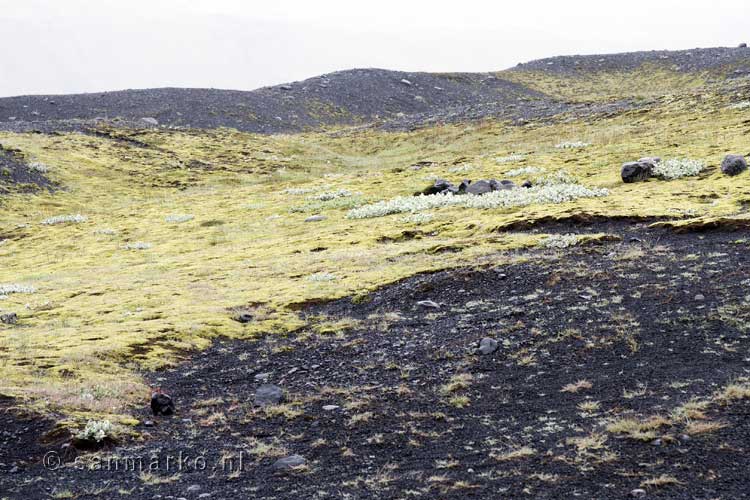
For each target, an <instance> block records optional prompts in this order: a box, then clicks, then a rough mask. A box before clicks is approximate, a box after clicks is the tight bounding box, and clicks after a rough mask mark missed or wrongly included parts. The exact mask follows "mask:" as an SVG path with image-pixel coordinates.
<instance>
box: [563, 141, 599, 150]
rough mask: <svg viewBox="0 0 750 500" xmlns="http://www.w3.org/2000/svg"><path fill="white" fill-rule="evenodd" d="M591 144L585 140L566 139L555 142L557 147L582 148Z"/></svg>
mask: <svg viewBox="0 0 750 500" xmlns="http://www.w3.org/2000/svg"><path fill="white" fill-rule="evenodd" d="M589 146H591V143H589V142H583V141H566V142H560V143H557V144H555V147H556V148H557V149H582V148H587V147H589Z"/></svg>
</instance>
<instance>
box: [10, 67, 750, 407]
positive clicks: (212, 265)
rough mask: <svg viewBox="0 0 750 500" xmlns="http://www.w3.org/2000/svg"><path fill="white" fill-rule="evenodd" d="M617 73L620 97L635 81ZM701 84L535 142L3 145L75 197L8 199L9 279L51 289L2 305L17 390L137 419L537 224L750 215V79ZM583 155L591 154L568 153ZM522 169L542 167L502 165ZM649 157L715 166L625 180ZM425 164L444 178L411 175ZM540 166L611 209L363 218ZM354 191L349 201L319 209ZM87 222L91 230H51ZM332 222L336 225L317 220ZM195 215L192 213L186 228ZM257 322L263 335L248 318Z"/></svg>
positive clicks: (371, 135)
mask: <svg viewBox="0 0 750 500" xmlns="http://www.w3.org/2000/svg"><path fill="white" fill-rule="evenodd" d="M601 78H604V76H602V77H601ZM608 78H610V79H612V81H611V82H610V81H609V80H607V81H608V82H609V83H608V84H607V85H608V88H610V87H613V86H616V84H617V82H618V81H620V83H621V85H623V86H624V85H625V84H626V83H625V80H626V78H625V77H622V76H618V75H611V76H610V77H608ZM617 78H619V80H617ZM685 78H687V77H685ZM683 80H684V79H683V78H681V79H679V81H678V82H677V83H678V84H679V85H677V84H675V85H676V88H677V89H678V91H676V92H675V93H673V94H668V95H665V93H664V92H663V89H661V88H659V89H658V90H659V95H660V97H658V98H655V99H653V101H652V103H651V104H650V105H649V106H647V107H641V108H639V109H637V110H635V111H628V112H623V113H621V114H617V115H615V116H608V117H598V118H580V117H576V116H567V117H561V118H560V119H558V120H556V121H553V122H551V123H544V124H542V123H530V124H527V125H526V126H523V127H513V126H510V125H507V124H504V123H497V122H485V123H478V124H467V125H451V126H440V127H433V128H427V129H422V130H418V131H414V132H383V131H378V130H375V129H366V130H361V129H360V130H356V131H354V130H346V129H343V130H334V131H327V132H320V133H311V134H298V135H277V136H259V135H251V134H245V133H239V132H236V131H232V130H224V129H220V130H207V131H177V130H166V129H165V130H142V131H138V130H128V131H124V130H112V131H109V134H108V136H93V135H83V134H62V135H42V134H12V133H0V143H1V144H2V145H3V146H4V147H6V148H17V149H19V150H20V151H22V152H23V154H24V155H25V157H26V158H28V159H29V160H33V161H35V162H40V163H42V164H44V165H47V166H48V167H49V170H48V172H47V173H46V175H47V177H48V178H50V179H51V180H52V181H54V182H55V183H57V184H58V185H59V189H58V190H57V191H55V192H53V193H48V192H46V191H41V190H40V191H38V192H36V193H35V194H31V195H30V194H28V193H21V192H18V193H15V194H14V193H11V194H8V195H6V196H4V197H3V198H2V199H0V204H1V205H0V239H2V241H0V262H1V263H2V265H1V266H0V284H23V285H29V286H32V287H34V288H35V289H36V292H35V293H32V294H25V293H16V294H9V295H7V296H6V297H5V298H4V299H3V300H0V310H2V311H13V312H16V313H17V314H18V316H19V322H18V324H17V325H15V326H9V325H0V381H1V382H0V393H3V394H7V395H10V396H15V397H26V398H28V399H29V400H30V401H33V403H34V405H35V406H36V407H38V408H40V409H47V410H50V411H60V412H62V413H64V414H66V415H71V416H74V417H75V416H85V415H90V414H92V413H95V414H103V415H109V418H112V419H120V420H124V419H126V418H127V415H128V413H129V406H130V405H131V404H133V403H134V402H136V401H139V402H142V401H143V400H144V398H145V397H146V395H147V394H148V392H147V390H148V389H147V387H146V386H145V383H144V382H143V378H142V373H143V372H144V370H152V369H157V368H161V367H165V366H169V365H172V364H174V363H175V362H176V361H178V360H179V359H181V358H182V357H184V356H186V355H187V354H188V353H191V352H194V351H196V350H200V349H204V348H206V347H207V346H208V345H209V343H210V342H211V340H212V339H214V338H216V337H219V336H226V337H232V338H247V337H251V336H254V335H256V334H259V333H267V332H278V333H281V334H283V333H286V332H291V331H293V330H295V329H298V328H300V327H302V326H303V325H304V320H303V319H302V317H301V316H300V315H299V313H298V310H299V307H300V306H301V305H303V304H306V303H309V302H314V301H321V300H328V299H334V298H340V297H345V296H355V297H361V298H363V300H364V299H366V295H367V293H368V292H369V291H371V290H373V289H375V288H378V287H381V286H383V285H385V284H388V283H392V282H396V281H398V280H402V279H404V278H407V277H410V276H413V275H415V274H418V273H422V272H429V271H435V270H440V269H446V268H450V267H456V266H466V265H469V266H473V265H478V266H480V265H482V264H484V263H490V262H492V261H493V260H494V259H497V257H498V255H501V254H505V253H507V252H510V251H515V250H518V249H523V248H526V247H531V246H535V245H537V244H539V243H540V241H542V240H543V239H544V237H545V235H544V233H543V232H535V233H530V232H524V231H522V230H519V229H510V228H517V227H518V226H519V224H522V225H527V224H533V223H534V222H535V221H546V220H555V219H567V218H585V217H636V218H658V219H663V220H665V221H676V222H672V223H673V224H689V223H690V222H691V221H692V222H693V223H695V222H696V221H699V222H700V223H710V222H711V221H716V220H722V221H732V220H734V219H739V220H741V219H743V218H744V217H745V215H744V211H745V209H746V206H747V202H748V201H750V174H748V173H745V174H743V175H740V176H737V177H733V178H729V177H725V176H723V175H722V174H721V172H720V170H719V168H718V167H719V165H720V162H721V160H722V158H723V157H724V155H725V154H727V153H738V154H746V153H748V152H750V151H748V141H747V137H748V132H749V131H750V125H748V123H749V122H750V116H749V115H748V113H749V111H748V110H740V109H731V108H729V107H728V106H729V105H731V104H733V103H736V102H740V101H743V100H747V99H748V96H749V95H750V93H748V90H747V84H745V85H746V86H745V87H743V86H742V85H739V84H737V85H735V86H734V87H733V88H731V89H730V91H727V90H726V85H724V86H723V87H722V88H721V92H719V91H718V89H717V88H712V87H702V86H698V84H699V83H702V82H700V81H698V80H699V77H692V79H691V80H690V81H689V82H687V81H683ZM542 83H544V82H542ZM545 85H546V86H547V90H548V89H549V88H552V87H554V85H553V84H552V82H546V83H545ZM556 85H558V86H560V85H562V86H563V87H565V82H562V83H560V82H558V84H556ZM565 88H567V87H565ZM647 90H648V89H647ZM118 138H119V139H118ZM564 141H583V142H586V143H590V146H588V147H585V148H580V149H558V148H555V145H556V144H558V143H560V142H564ZM512 154H521V155H523V159H521V160H516V161H507V162H503V161H498V159H501V158H504V157H507V156H509V155H512ZM642 156H661V157H664V158H671V157H677V158H694V159H700V160H703V161H705V162H706V164H707V166H708V168H707V169H706V170H705V171H704V172H703V173H701V174H700V175H699V176H697V177H690V178H684V179H678V180H674V181H668V182H667V181H659V180H649V181H647V182H644V183H637V184H623V183H622V181H621V180H620V176H619V175H620V165H621V164H622V163H623V162H625V161H630V160H635V159H638V158H640V157H642ZM418 162H431V163H423V164H422V166H421V167H420V168H412V165H414V164H417V163H418ZM529 166H534V167H539V168H543V169H545V171H547V172H549V173H554V172H556V171H558V170H565V171H567V172H568V173H569V174H570V175H572V176H574V177H576V178H577V179H578V180H579V182H580V183H581V184H583V185H585V186H589V187H601V188H607V189H608V190H610V194H609V196H606V197H601V198H588V199H579V200H576V201H573V202H569V203H563V204H546V205H532V206H527V207H523V208H516V209H505V210H479V209H468V208H459V207H453V208H443V209H437V210H434V211H432V212H431V215H432V218H431V219H429V220H426V221H422V222H421V223H419V221H416V222H415V219H409V218H405V217H404V216H403V214H402V215H391V216H387V217H381V218H372V219H363V220H352V219H347V218H346V213H347V211H348V209H350V208H352V207H354V206H358V205H361V204H365V203H370V202H375V201H379V200H386V199H390V198H393V197H396V196H403V195H410V194H412V193H413V192H415V191H417V190H419V189H421V188H423V187H424V186H426V185H428V184H429V183H430V182H431V180H432V179H434V178H436V177H447V178H450V179H452V180H454V181H455V180H460V179H461V178H471V179H479V178H503V177H504V174H505V173H507V172H508V171H511V170H514V169H518V168H521V167H529ZM513 180H514V181H522V180H523V179H522V178H514V179H513ZM338 190H346V191H347V192H348V193H349V194H350V195H349V196H345V197H340V198H336V199H333V200H328V201H326V200H320V199H317V198H321V197H323V198H325V196H321V195H324V194H325V193H330V192H334V191H338ZM73 214H81V215H83V216H85V217H86V218H87V220H86V221H85V222H82V223H68V224H57V225H45V224H42V221H44V220H45V219H47V218H49V217H53V216H58V215H73ZM313 214H321V215H323V216H325V217H326V218H325V220H322V221H319V222H305V219H306V218H307V217H309V216H311V215H313ZM180 215H192V216H193V218H192V219H191V218H189V217H185V218H184V219H189V220H185V221H184V222H169V221H168V220H175V219H177V220H182V219H181V218H179V217H176V218H171V219H168V217H169V216H180ZM668 223H669V222H668ZM243 312H245V313H249V314H251V315H252V316H253V320H252V321H250V322H249V323H244V324H243V323H240V322H238V321H235V319H234V318H235V317H236V316H237V315H238V314H240V313H243Z"/></svg>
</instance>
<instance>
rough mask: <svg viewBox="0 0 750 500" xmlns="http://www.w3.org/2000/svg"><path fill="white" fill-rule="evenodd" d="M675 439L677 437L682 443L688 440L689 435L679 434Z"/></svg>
mask: <svg viewBox="0 0 750 500" xmlns="http://www.w3.org/2000/svg"><path fill="white" fill-rule="evenodd" d="M677 439H679V440H680V442H682V443H687V442H688V441H690V436H688V435H687V434H680V435H679V436H677Z"/></svg>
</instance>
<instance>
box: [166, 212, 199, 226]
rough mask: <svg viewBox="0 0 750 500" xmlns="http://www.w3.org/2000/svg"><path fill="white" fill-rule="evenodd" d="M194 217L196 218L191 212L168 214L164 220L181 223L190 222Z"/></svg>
mask: <svg viewBox="0 0 750 500" xmlns="http://www.w3.org/2000/svg"><path fill="white" fill-rule="evenodd" d="M193 219H195V216H194V215H190V214H171V215H167V216H166V217H165V218H164V221H165V222H169V223H171V224H179V223H182V222H189V221H191V220H193Z"/></svg>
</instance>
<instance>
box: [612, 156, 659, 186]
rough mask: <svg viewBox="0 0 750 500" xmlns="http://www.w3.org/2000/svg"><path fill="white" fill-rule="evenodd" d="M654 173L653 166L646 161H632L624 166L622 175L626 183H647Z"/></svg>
mask: <svg viewBox="0 0 750 500" xmlns="http://www.w3.org/2000/svg"><path fill="white" fill-rule="evenodd" d="M652 172H653V164H652V163H649V162H645V161H631V162H629V163H625V164H623V166H622V170H621V171H620V175H621V177H622V181H623V182H626V183H630V182H640V181H645V180H646V179H648V178H649V177H651V174H652Z"/></svg>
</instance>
